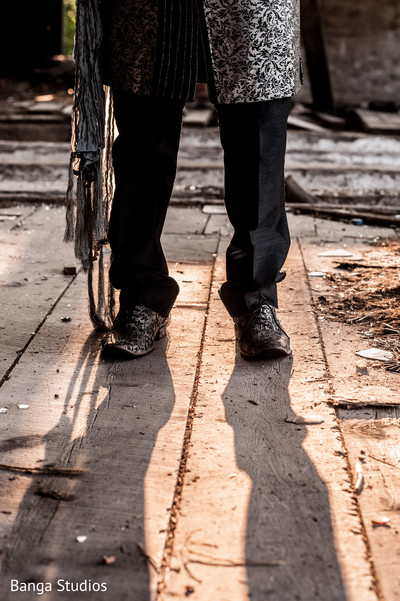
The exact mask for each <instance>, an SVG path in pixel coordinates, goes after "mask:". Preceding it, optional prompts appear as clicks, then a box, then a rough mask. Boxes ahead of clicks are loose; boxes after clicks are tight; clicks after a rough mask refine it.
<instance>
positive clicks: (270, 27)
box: [100, 0, 301, 104]
mask: <svg viewBox="0 0 400 601" xmlns="http://www.w3.org/2000/svg"><path fill="white" fill-rule="evenodd" d="M100 1H101V3H102V4H103V6H105V7H106V9H105V14H106V18H105V20H104V23H103V27H104V30H105V33H106V35H105V40H106V43H105V52H104V58H105V73H106V82H107V83H111V85H112V86H113V87H115V88H118V89H120V90H123V91H126V92H132V93H135V94H141V95H143V94H144V95H148V94H150V95H161V96H164V97H167V98H174V99H179V100H183V101H186V100H190V99H192V97H193V94H194V91H195V84H196V81H197V68H198V62H199V61H198V54H199V52H201V53H203V50H202V49H201V48H204V54H205V55H206V57H208V60H207V61H206V62H207V64H208V83H209V87H210V91H211V92H212V96H213V98H212V99H213V100H214V101H216V102H219V103H222V104H231V103H236V102H261V101H264V100H271V99H275V98H286V97H290V96H293V95H294V94H296V93H297V92H298V91H299V89H300V77H301V76H300V16H299V13H300V6H299V0H185V1H184V2H183V0H140V1H139V0H100ZM198 40H202V42H201V41H200V42H199V43H198ZM182 82H183V85H182Z"/></svg>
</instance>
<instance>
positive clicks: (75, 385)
mask: <svg viewBox="0 0 400 601" xmlns="http://www.w3.org/2000/svg"><path fill="white" fill-rule="evenodd" d="M166 344H167V342H166V340H165V341H162V342H160V343H159V345H158V347H157V349H156V350H155V351H154V352H153V353H151V355H148V356H146V357H143V358H141V359H140V360H138V361H134V362H132V361H129V362H126V361H124V362H108V363H105V362H102V361H101V360H99V356H98V355H99V352H98V337H97V336H96V334H93V335H92V336H90V337H89V338H88V339H87V340H86V342H85V344H84V345H83V347H82V350H81V353H80V356H79V357H78V359H77V361H76V365H75V369H74V373H73V376H72V378H71V380H70V382H69V386H68V390H67V392H66V395H65V401H64V409H63V411H62V412H61V411H60V418H59V422H58V423H57V425H56V426H55V427H54V428H53V429H52V430H51V431H49V432H48V433H47V434H46V435H45V436H44V439H43V442H44V443H45V445H46V452H45V459H44V461H43V462H42V463H41V464H40V465H41V466H48V467H51V466H52V467H58V468H60V467H61V468H76V467H78V468H80V469H82V470H84V473H83V474H79V473H78V474H77V475H73V476H72V477H71V476H69V477H65V476H62V475H60V474H58V475H46V474H38V475H32V476H26V477H30V478H31V484H30V486H29V487H28V489H27V491H26V493H25V495H24V498H23V499H22V502H21V503H20V506H19V510H18V514H17V515H16V516H15V519H14V522H13V527H12V530H11V533H10V535H9V537H8V544H7V549H5V554H4V561H3V570H2V572H3V575H2V580H3V584H2V587H3V589H2V596H1V599H3V600H4V601H8V600H9V601H15V600H16V599H22V598H23V599H28V600H29V601H30V600H31V599H37V598H38V596H37V594H36V593H22V592H20V593H15V592H11V591H10V580H11V578H15V579H18V580H19V581H20V582H26V583H28V582H31V583H40V582H51V583H52V586H53V588H52V593H48V594H43V595H41V596H40V597H39V598H41V599H44V600H47V601H50V600H51V601H54V600H55V599H64V598H65V599H67V598H68V599H71V598H73V599H74V601H77V600H81V599H85V600H90V601H91V600H93V599H99V598H102V599H107V600H111V599H112V600H116V601H124V600H127V601H128V600H129V601H131V600H132V599H135V601H149V600H150V598H151V592H150V581H149V570H152V569H153V568H152V567H151V566H149V565H148V562H147V561H146V560H145V559H144V556H143V552H142V551H143V550H144V549H145V548H146V540H145V530H146V531H148V530H149V528H151V524H150V525H149V523H147V517H146V527H145V523H144V520H145V499H144V487H145V478H146V474H147V471H148V466H149V463H150V460H151V457H152V453H153V448H154V445H155V443H156V439H157V435H158V433H159V431H160V429H161V428H162V427H163V426H164V424H166V423H167V421H168V420H169V418H170V415H171V411H172V409H173V407H174V402H175V394H174V389H173V385H172V380H171V375H170V371H169V368H168V364H167V360H166V356H165V352H166ZM82 416H83V417H82ZM77 432H78V435H77ZM79 432H80V434H79ZM166 471H167V470H166ZM165 475H166V476H172V477H173V474H165ZM24 477H25V476H24ZM156 487H157V483H155V484H154V483H153V489H154V488H156ZM150 489H151V486H150ZM163 509H164V510H166V509H167V508H166V507H163ZM163 519H164V518H162V519H161V520H160V519H159V520H158V523H160V521H161V522H163ZM164 521H165V520H164ZM155 524H157V516H156V518H155ZM78 537H79V538H78ZM81 537H83V538H81ZM79 541H82V542H79ZM141 549H142V550H141ZM105 558H106V559H105ZM110 558H115V561H114V562H113V559H110ZM157 559H159V558H157ZM107 561H108V562H113V563H109V564H108V565H107V563H105V562H107ZM58 579H63V580H65V581H66V580H68V581H70V582H73V583H74V586H75V587H76V583H79V584H82V583H86V584H82V588H81V592H73V593H71V589H70V591H69V592H68V591H67V590H65V587H66V584H65V583H63V584H62V585H61V586H64V591H63V590H60V586H59V585H57V580H58ZM94 583H100V585H101V583H105V586H106V587H107V592H105V593H104V592H103V593H102V592H98V586H97V584H96V585H94ZM85 588H86V590H84V589H85ZM95 589H96V590H95Z"/></svg>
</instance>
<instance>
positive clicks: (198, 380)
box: [0, 207, 400, 601]
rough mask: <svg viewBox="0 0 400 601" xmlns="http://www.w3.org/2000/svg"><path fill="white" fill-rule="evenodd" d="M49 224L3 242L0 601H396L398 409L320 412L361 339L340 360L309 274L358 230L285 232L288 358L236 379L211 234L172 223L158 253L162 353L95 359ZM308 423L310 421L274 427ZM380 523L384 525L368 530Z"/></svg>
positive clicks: (202, 216)
mask: <svg viewBox="0 0 400 601" xmlns="http://www.w3.org/2000/svg"><path fill="white" fill-rule="evenodd" d="M62 213H63V212H62V210H60V209H56V208H50V209H49V208H47V209H46V208H45V207H42V208H39V209H37V210H35V211H27V210H26V208H25V210H24V211H23V212H22V213H21V216H20V217H19V219H20V222H19V226H18V227H16V228H15V229H11V228H12V227H14V226H11V227H9V228H8V229H6V228H5V226H4V228H3V230H4V231H2V234H1V239H2V248H3V249H4V252H3V255H4V262H3V266H2V270H3V274H4V279H3V285H2V286H1V288H0V295H1V300H2V302H3V307H4V308H6V309H7V313H4V312H3V320H2V324H1V326H2V329H1V330H0V334H1V342H0V352H1V359H2V361H1V364H0V365H1V368H2V375H3V380H2V385H1V387H0V407H1V408H6V409H7V412H3V413H0V428H1V439H0V451H1V457H0V463H1V469H0V478H1V486H0V550H1V554H0V559H1V563H2V571H1V588H0V598H1V599H2V600H4V601H12V600H17V601H19V600H20V599H21V600H24V599H28V600H29V601H31V600H33V599H37V598H38V595H37V591H31V592H23V591H20V592H12V591H11V589H10V581H11V579H17V580H18V581H19V582H20V583H22V582H25V583H28V582H29V583H31V586H33V583H36V585H37V583H40V582H52V583H53V591H52V592H48V593H45V594H43V595H41V597H39V598H43V599H45V600H46V601H54V600H55V599H59V598H60V599H67V598H70V599H71V598H73V599H74V600H77V601H81V600H84V599H85V600H86V599H88V600H89V601H92V600H95V599H98V598H103V599H107V601H108V600H110V601H111V600H112V601H114V599H115V600H117V601H125V600H126V601H153V600H156V599H157V601H172V599H184V598H186V597H189V596H190V597H191V598H192V599H194V600H196V601H209V600H210V599H213V600H215V601H225V600H226V601H250V599H251V600H252V601H264V600H265V599H267V598H268V599H271V600H273V601H286V600H287V601H289V600H292V599H293V600H295V599H297V600H300V601H303V600H304V601H306V600H307V601H312V600H317V599H318V600H320V599H324V601H342V600H343V601H378V600H379V601H392V600H395V599H398V591H399V590H400V587H399V582H398V578H399V577H398V574H399V573H400V570H399V563H400V560H399V557H400V555H399V552H398V550H399V542H398V530H399V527H400V524H399V523H398V503H399V500H398V498H397V497H398V474H397V472H398V463H399V451H398V435H397V431H398V425H399V423H398V419H399V416H398V409H390V408H389V409H388V408H386V409H383V408H382V409H379V410H371V411H369V412H368V411H366V410H365V409H362V410H360V409H357V408H355V409H354V408H353V409H351V410H346V409H342V408H341V409H337V410H335V409H334V407H333V406H332V405H331V404H330V403H329V400H330V399H331V398H332V396H333V395H334V394H335V393H336V392H337V391H340V392H343V391H344V390H345V389H346V387H348V386H349V385H350V382H352V381H353V378H354V372H355V367H354V365H355V355H354V352H353V350H354V348H353V347H354V345H356V344H357V341H356V336H357V334H356V332H355V331H354V330H351V331H350V330H349V331H346V332H345V333H344V334H343V340H345V341H350V340H351V341H352V344H353V346H351V345H350V343H349V345H347V343H346V345H345V346H344V347H343V352H340V353H338V352H337V350H338V346H337V339H336V336H333V333H332V332H335V331H336V330H335V329H334V330H332V328H330V327H329V326H328V325H326V324H324V323H323V322H321V321H320V320H319V319H318V314H317V313H316V310H315V308H314V306H313V302H312V294H313V291H312V290H311V288H310V284H309V279H308V276H307V273H308V272H309V271H311V270H312V269H316V268H317V267H318V268H321V267H322V266H323V265H322V262H323V261H325V260H326V259H324V260H323V261H322V259H321V258H318V260H317V259H316V256H317V254H318V252H319V251H320V250H321V245H325V244H328V243H330V241H332V240H334V241H335V243H338V244H339V243H340V244H341V245H342V244H343V243H347V244H349V243H350V244H352V245H353V247H354V249H355V250H356V251H357V252H362V251H363V248H365V246H363V242H362V241H360V240H357V236H358V235H359V229H356V230H354V229H352V226H348V227H347V226H344V225H343V224H342V223H340V224H338V223H336V224H335V223H332V222H330V223H329V225H328V224H327V222H325V221H322V220H318V219H314V218H313V217H305V216H290V219H291V231H292V236H293V244H292V248H291V252H290V256H289V259H288V262H287V270H288V277H287V279H286V280H285V281H284V282H283V284H282V285H281V297H280V298H281V307H282V309H281V310H280V318H281V320H282V322H283V325H284V326H285V327H286V328H287V329H288V331H290V333H291V338H292V346H293V350H294V355H293V359H285V360H280V361H262V362H257V363H251V362H246V361H244V360H242V359H241V358H240V357H239V356H238V353H237V349H236V348H235V341H234V336H233V326H232V323H231V320H230V318H229V316H228V315H227V314H226V312H225V310H224V308H223V307H222V304H221V301H220V300H219V297H218V293H217V291H218V288H219V286H220V283H221V282H222V281H223V278H224V249H225V246H226V244H227V240H228V237H227V234H228V232H229V228H228V226H227V222H226V218H224V216H223V215H209V214H206V213H204V212H202V211H201V210H200V209H198V208H190V207H186V208H177V207H172V208H171V210H170V212H169V216H168V220H167V224H166V231H165V235H164V244H165V248H166V252H167V256H168V258H169V264H170V270H171V273H172V275H174V277H176V279H177V280H178V281H179V283H180V287H181V293H180V296H179V297H178V299H177V303H176V305H175V307H174V309H173V312H172V320H171V325H170V327H169V335H168V338H167V339H165V340H164V341H162V342H160V343H159V344H158V345H157V348H156V350H155V351H154V353H152V354H150V355H148V356H147V357H144V358H142V359H140V360H137V361H125V362H105V361H103V360H101V358H100V357H99V343H100V341H99V336H98V335H96V334H94V333H93V332H92V329H91V326H90V324H89V320H88V317H87V301H86V282H85V276H84V274H83V273H80V272H78V275H77V276H76V277H74V276H72V277H71V276H64V275H63V274H62V266H63V264H64V263H65V262H68V261H71V249H70V248H68V247H65V246H63V245H62V244H61V243H60V240H61V238H62V230H63V226H64V224H63V215H62ZM47 217H48V219H47ZM4 223H6V221H5V222H4ZM363 231H364V232H365V235H366V238H368V232H370V233H371V235H383V232H387V231H388V230H380V229H376V228H375V229H372V228H371V229H370V228H363ZM29 232H30V233H29ZM372 232H373V234H372ZM316 262H318V265H317V264H316ZM25 277H26V278H27V279H26V280H25V279H24V278H25ZM42 278H46V279H42ZM13 283H14V284H17V283H18V285H10V284H13ZM22 292H23V295H24V296H23V295H22V294H21V293H22ZM25 295H26V296H25ZM67 315H68V317H70V318H71V321H69V322H63V321H62V318H63V317H65V316H67ZM340 327H342V326H340ZM16 351H19V352H18V353H17V352H16ZM344 364H345V365H346V367H347V372H346V371H345V370H344ZM352 366H353V367H352ZM387 377H389V380H387V379H385V381H382V382H380V383H379V384H380V385H381V386H386V387H391V386H392V387H393V385H394V382H395V379H396V378H398V376H397V375H393V374H391V375H389V376H387ZM396 381H397V380H396ZM366 383H367V382H366V381H365V380H363V381H362V382H361V384H362V385H364V384H366ZM369 383H370V382H369ZM21 405H22V406H24V405H25V406H26V405H29V407H28V408H26V409H23V408H20V406H21ZM377 411H378V412H377ZM384 411H385V412H386V413H382V412H384ZM379 412H380V413H379ZM308 414H312V415H313V416H319V417H320V418H321V419H323V422H321V423H317V424H313V425H299V424H295V423H293V422H291V421H286V419H287V418H288V416H289V418H293V417H295V416H305V415H308ZM377 432H378V433H379V436H378V435H377ZM361 451H363V452H364V454H365V461H364V464H363V465H364V471H365V486H364V490H363V491H362V492H361V493H360V494H359V495H355V493H354V476H355V471H354V466H355V462H356V461H357V460H358V458H359V456H360V452H361ZM373 457H375V459H373ZM21 470H22V471H21ZM383 512H384V513H385V514H387V515H388V516H389V517H390V519H391V522H390V526H388V527H386V528H382V527H380V528H376V527H373V525H372V521H371V520H373V519H375V518H376V517H378V516H379V515H381V514H382V513H383ZM110 558H111V559H110ZM57 579H63V580H68V581H69V582H72V583H80V584H81V585H82V586H86V587H89V585H90V587H92V590H91V591H84V590H81V591H80V592H79V591H78V592H73V593H71V592H67V591H64V592H62V591H60V590H59V591H57V585H56V584H55V583H56V581H57ZM89 581H90V582H89ZM94 583H96V586H95V587H94V588H96V587H97V583H105V586H106V587H107V591H106V592H105V593H100V592H96V590H93V585H94ZM26 586H27V585H26ZM90 587H89V588H90Z"/></svg>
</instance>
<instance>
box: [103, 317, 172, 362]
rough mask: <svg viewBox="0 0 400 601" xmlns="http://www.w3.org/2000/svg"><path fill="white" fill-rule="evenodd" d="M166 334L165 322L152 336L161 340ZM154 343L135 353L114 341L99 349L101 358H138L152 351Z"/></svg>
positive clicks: (156, 339)
mask: <svg viewBox="0 0 400 601" xmlns="http://www.w3.org/2000/svg"><path fill="white" fill-rule="evenodd" d="M166 334H167V324H165V325H163V326H161V328H160V329H159V330H158V332H157V334H156V335H155V337H154V340H155V341H158V340H161V339H162V338H164V337H165V336H166ZM154 348H155V345H154V344H153V345H152V346H151V347H150V348H148V349H147V350H145V351H143V352H142V353H135V352H133V351H130V350H129V349H127V348H126V347H124V346H122V345H118V344H114V343H110V344H105V345H104V347H103V349H102V351H101V356H102V357H103V359H121V360H123V359H135V358H139V357H144V356H145V355H148V354H149V353H151V352H152V351H154Z"/></svg>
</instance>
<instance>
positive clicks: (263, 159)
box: [217, 98, 291, 317]
mask: <svg viewBox="0 0 400 601" xmlns="http://www.w3.org/2000/svg"><path fill="white" fill-rule="evenodd" d="M290 106H291V99H290V98H283V99H279V100H269V101H266V102H260V103H251V104H250V103H245V104H232V105H219V106H218V107H217V108H218V113H219V122H220V134H221V142H222V146H223V149H224V161H225V204H226V209H227V212H228V216H229V219H230V221H231V223H232V225H233V227H234V234H233V238H232V240H231V242H230V245H229V247H228V249H227V254H226V269H227V281H226V282H225V283H224V284H223V286H222V288H221V290H220V295H221V299H222V301H223V303H224V304H225V306H226V308H227V309H228V311H229V313H230V314H231V315H232V316H233V317H236V316H238V315H242V314H244V313H247V312H248V311H249V310H251V309H253V308H254V307H255V306H257V305H258V304H259V303H260V302H261V301H262V300H263V299H266V300H267V302H269V303H270V304H271V305H273V306H275V307H276V306H277V291H276V284H277V282H279V281H281V280H282V279H283V278H284V274H283V273H281V269H282V266H283V264H284V262H285V259H286V256H287V253H288V250H289V246H290V236H289V231H288V226H287V219H286V213H285V206H284V158H285V151H286V126H287V118H288V115H289V111H290Z"/></svg>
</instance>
